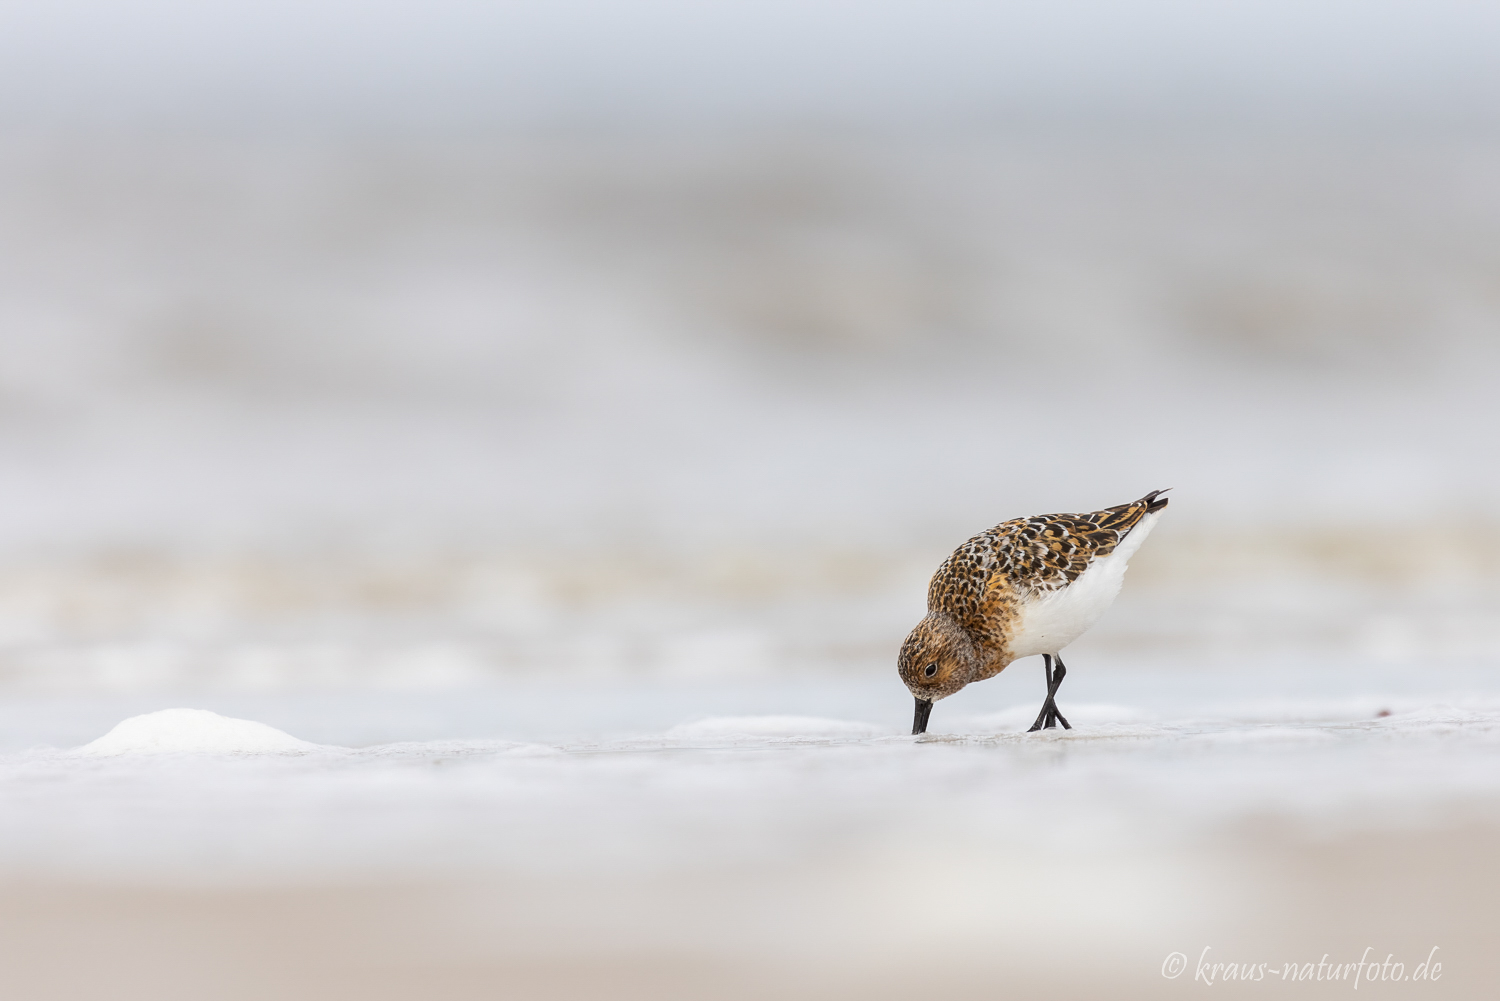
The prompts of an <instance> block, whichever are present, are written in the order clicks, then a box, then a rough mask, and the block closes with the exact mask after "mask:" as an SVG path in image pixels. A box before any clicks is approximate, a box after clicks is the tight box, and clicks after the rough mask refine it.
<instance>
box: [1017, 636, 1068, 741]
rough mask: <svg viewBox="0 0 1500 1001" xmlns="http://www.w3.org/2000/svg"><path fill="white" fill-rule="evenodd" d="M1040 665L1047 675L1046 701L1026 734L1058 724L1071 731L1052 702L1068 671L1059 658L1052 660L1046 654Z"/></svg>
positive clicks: (1048, 728)
mask: <svg viewBox="0 0 1500 1001" xmlns="http://www.w3.org/2000/svg"><path fill="white" fill-rule="evenodd" d="M1054 659H1055V660H1056V661H1057V667H1056V669H1055V670H1054V669H1053V666H1052V662H1053V660H1054ZM1042 664H1043V666H1044V670H1045V671H1046V674H1047V701H1045V702H1043V703H1042V711H1041V712H1039V713H1037V717H1036V722H1035V723H1033V724H1031V729H1030V730H1027V731H1026V732H1027V733H1031V732H1032V731H1034V730H1051V729H1053V728H1054V727H1056V726H1057V724H1059V723H1061V724H1062V725H1063V729H1064V730H1071V729H1073V725H1072V724H1071V723H1069V722H1068V721H1067V718H1066V717H1064V716H1063V714H1062V713H1060V712H1058V711H1057V703H1056V702H1055V701H1054V699H1055V698H1056V696H1057V690H1058V689H1059V688H1061V687H1062V683H1063V678H1064V677H1066V676H1067V673H1068V669H1067V668H1066V667H1064V666H1063V662H1062V658H1061V657H1056V658H1054V657H1053V656H1052V655H1051V654H1046V653H1044V654H1042Z"/></svg>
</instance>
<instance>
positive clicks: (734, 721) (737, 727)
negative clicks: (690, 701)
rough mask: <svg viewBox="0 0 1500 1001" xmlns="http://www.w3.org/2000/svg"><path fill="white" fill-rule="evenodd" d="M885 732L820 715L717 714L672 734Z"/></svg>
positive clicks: (865, 734)
mask: <svg viewBox="0 0 1500 1001" xmlns="http://www.w3.org/2000/svg"><path fill="white" fill-rule="evenodd" d="M882 732H884V731H883V730H882V729H881V728H880V727H878V726H876V725H875V724H873V723H860V722H856V721H854V720H842V719H822V718H819V717H817V716H713V717H710V718H709V719H701V720H698V721H696V722H693V723H683V724H681V725H680V726H674V727H672V729H670V730H668V731H667V736H669V737H689V738H692V737H698V738H702V737H873V736H876V735H877V734H880V733H882Z"/></svg>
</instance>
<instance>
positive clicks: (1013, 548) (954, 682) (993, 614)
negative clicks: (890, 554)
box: [899, 490, 1167, 703]
mask: <svg viewBox="0 0 1500 1001" xmlns="http://www.w3.org/2000/svg"><path fill="white" fill-rule="evenodd" d="M1163 492H1164V491H1161V490H1153V491H1152V492H1151V493H1149V494H1147V495H1146V496H1144V497H1142V498H1141V499H1140V500H1138V501H1133V502H1131V503H1129V504H1121V505H1118V506H1116V507H1111V508H1105V509H1104V510H1102V511H1093V512H1089V513H1087V514H1044V515H1036V516H1034V517H1030V518H1016V519H1013V520H1011V521H1006V522H1001V523H1000V524H999V525H996V526H995V527H994V528H991V529H990V530H989V531H987V532H981V533H980V534H979V535H976V536H974V537H973V538H972V539H970V540H969V541H968V542H965V543H964V544H963V545H961V546H959V547H958V549H956V550H954V552H953V555H951V556H949V557H948V558H947V559H946V560H944V561H943V563H942V565H941V566H939V567H938V569H937V572H936V573H935V574H933V576H932V583H931V584H930V585H929V586H928V589H927V613H928V614H927V617H926V618H924V619H923V620H922V622H921V623H919V624H918V625H917V628H916V629H914V630H912V633H911V635H910V636H908V637H907V639H906V642H905V643H904V644H903V645H902V648H901V655H900V658H899V666H900V671H901V678H902V680H903V681H905V682H906V684H907V687H908V688H910V689H911V691H912V693H913V694H914V695H916V697H917V698H918V700H924V699H925V700H927V701H936V700H937V699H941V698H944V697H946V696H948V695H951V694H953V693H954V692H956V691H958V690H959V689H960V688H963V687H964V686H965V685H967V684H969V683H970V682H973V681H980V680H983V679H985V678H990V677H993V676H994V675H996V674H999V673H1000V671H1002V670H1004V669H1005V667H1006V665H1008V664H1009V663H1010V662H1011V660H1013V659H1015V653H1016V651H1015V650H1013V648H1012V640H1013V638H1014V633H1015V630H1016V629H1017V627H1018V623H1019V622H1020V621H1021V615H1020V612H1021V610H1022V609H1023V608H1024V607H1025V606H1028V605H1029V604H1031V603H1033V602H1035V601H1036V600H1037V599H1039V598H1042V597H1045V596H1047V595H1050V594H1056V593H1058V592H1061V591H1063V590H1064V589H1066V588H1068V587H1069V586H1071V585H1072V584H1073V583H1074V582H1075V581H1077V580H1078V579H1079V578H1080V577H1081V576H1082V575H1083V574H1084V572H1085V571H1087V570H1088V569H1089V567H1090V566H1091V565H1093V564H1094V562H1095V561H1096V560H1100V559H1103V558H1105V557H1108V556H1109V555H1110V554H1111V553H1113V552H1114V551H1115V547H1116V546H1117V545H1119V543H1120V541H1121V540H1122V539H1124V538H1125V536H1126V535H1128V534H1129V533H1130V531H1131V529H1133V528H1135V527H1136V526H1137V525H1138V524H1139V523H1140V522H1141V519H1143V518H1145V517H1146V515H1147V514H1150V513H1154V512H1157V511H1160V510H1161V509H1162V508H1164V507H1166V504H1167V501H1166V499H1165V498H1163V497H1161V496H1160V495H1161V494H1162V493H1163ZM1054 652H1055V651H1054ZM929 671H931V673H928V672H929ZM1049 677H1050V668H1049ZM1049 703H1050V699H1049Z"/></svg>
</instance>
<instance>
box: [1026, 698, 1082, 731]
mask: <svg viewBox="0 0 1500 1001" xmlns="http://www.w3.org/2000/svg"><path fill="white" fill-rule="evenodd" d="M1059 723H1061V724H1062V727H1063V729H1064V730H1071V729H1073V724H1071V723H1069V722H1068V720H1067V718H1066V717H1065V716H1063V714H1062V713H1060V712H1058V711H1057V703H1055V702H1053V701H1052V700H1051V699H1048V700H1047V701H1046V702H1043V703H1042V711H1041V712H1040V713H1038V714H1037V717H1036V722H1035V723H1033V724H1031V729H1029V730H1027V731H1026V732H1027V733H1033V732H1035V731H1037V730H1052V729H1055V728H1056V727H1057V724H1059Z"/></svg>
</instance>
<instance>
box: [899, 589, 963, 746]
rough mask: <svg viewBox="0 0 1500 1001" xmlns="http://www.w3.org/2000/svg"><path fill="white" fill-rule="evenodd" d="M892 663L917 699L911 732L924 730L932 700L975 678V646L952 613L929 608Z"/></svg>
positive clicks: (961, 686) (942, 697)
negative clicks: (933, 610)
mask: <svg viewBox="0 0 1500 1001" xmlns="http://www.w3.org/2000/svg"><path fill="white" fill-rule="evenodd" d="M896 666H897V668H898V669H899V670H900V672H901V680H902V681H904V682H906V688H907V690H908V691H910V692H911V693H912V695H913V696H914V697H915V698H916V700H917V714H916V720H915V721H914V722H913V724H912V731H911V732H912V733H924V732H926V730H927V716H928V714H929V713H931V712H932V704H933V703H934V702H936V701H937V700H938V699H946V698H947V697H948V696H950V695H952V694H953V693H954V692H956V691H958V690H959V689H960V688H963V687H964V686H965V685H967V684H968V683H969V682H971V681H973V680H974V679H975V677H976V675H977V673H978V671H979V648H978V646H977V645H976V644H975V642H974V640H973V639H972V638H971V637H970V636H969V634H968V633H966V632H964V630H963V629H962V628H960V627H959V624H958V623H957V622H955V621H954V620H953V617H952V616H950V615H945V614H943V613H941V612H929V613H927V617H926V618H924V619H923V620H922V621H921V622H918V623H917V628H915V629H913V630H912V631H911V634H910V635H908V636H907V637H906V642H905V643H902V644H901V653H900V655H899V656H898V657H897V658H896Z"/></svg>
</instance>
